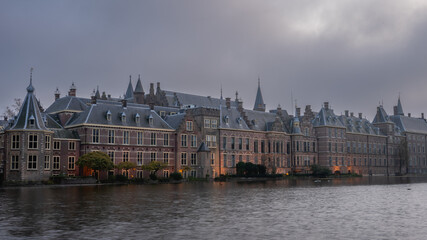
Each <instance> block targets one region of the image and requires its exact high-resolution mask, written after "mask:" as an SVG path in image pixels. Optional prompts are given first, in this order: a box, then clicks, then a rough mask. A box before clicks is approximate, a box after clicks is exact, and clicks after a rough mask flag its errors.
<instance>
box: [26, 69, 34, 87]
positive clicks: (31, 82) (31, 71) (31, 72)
mask: <svg viewBox="0 0 427 240" xmlns="http://www.w3.org/2000/svg"><path fill="white" fill-rule="evenodd" d="M33 70H34V68H31V69H30V85H28V87H27V91H28V92H34V87H33Z"/></svg>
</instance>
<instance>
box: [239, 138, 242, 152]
mask: <svg viewBox="0 0 427 240" xmlns="http://www.w3.org/2000/svg"><path fill="white" fill-rule="evenodd" d="M242 149H243V139H242V138H239V150H242Z"/></svg>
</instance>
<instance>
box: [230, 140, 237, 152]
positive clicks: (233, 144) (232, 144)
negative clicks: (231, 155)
mask: <svg viewBox="0 0 427 240" xmlns="http://www.w3.org/2000/svg"><path fill="white" fill-rule="evenodd" d="M235 141H236V138H234V137H231V149H233V150H234V147H235V144H236V143H235Z"/></svg>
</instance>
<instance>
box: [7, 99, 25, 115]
mask: <svg viewBox="0 0 427 240" xmlns="http://www.w3.org/2000/svg"><path fill="white" fill-rule="evenodd" d="M13 101H14V103H13V104H12V106H10V107H9V106H7V107H6V111H4V116H6V117H8V118H13V117H14V116H15V115H16V114H18V113H19V110H20V109H21V107H22V99H20V98H15V99H13Z"/></svg>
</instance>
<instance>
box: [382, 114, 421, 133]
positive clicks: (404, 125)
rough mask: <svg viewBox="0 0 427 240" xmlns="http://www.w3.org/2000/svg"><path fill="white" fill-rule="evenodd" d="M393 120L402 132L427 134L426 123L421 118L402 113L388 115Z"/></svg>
mask: <svg viewBox="0 0 427 240" xmlns="http://www.w3.org/2000/svg"><path fill="white" fill-rule="evenodd" d="M390 119H391V121H393V122H394V123H395V124H396V125H397V126H398V127H399V128H400V129H401V131H402V132H413V133H423V134H427V123H426V121H425V120H424V119H421V118H412V117H407V116H402V115H393V116H390Z"/></svg>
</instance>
